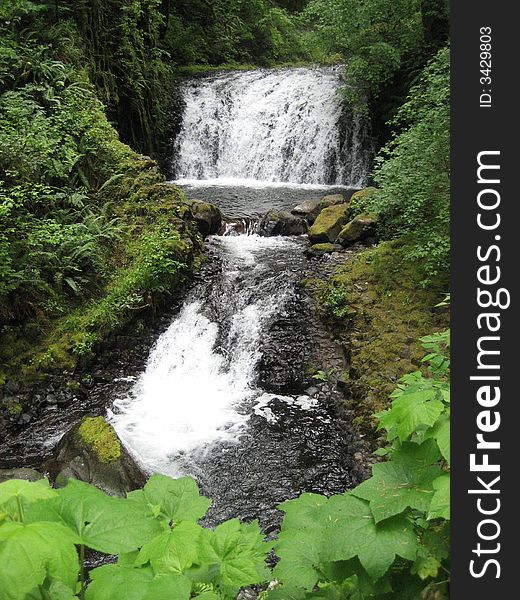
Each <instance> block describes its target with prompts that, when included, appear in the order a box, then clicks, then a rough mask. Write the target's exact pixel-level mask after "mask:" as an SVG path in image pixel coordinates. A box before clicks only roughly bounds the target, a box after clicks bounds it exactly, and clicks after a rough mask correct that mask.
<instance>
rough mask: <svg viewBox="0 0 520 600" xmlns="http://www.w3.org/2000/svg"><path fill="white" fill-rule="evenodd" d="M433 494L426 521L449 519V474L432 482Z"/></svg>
mask: <svg viewBox="0 0 520 600" xmlns="http://www.w3.org/2000/svg"><path fill="white" fill-rule="evenodd" d="M433 487H434V489H435V494H434V495H433V498H432V501H431V504H430V510H429V512H428V519H446V520H449V518H450V474H449V473H444V475H441V476H440V477H438V478H437V479H436V480H435V481H434V482H433Z"/></svg>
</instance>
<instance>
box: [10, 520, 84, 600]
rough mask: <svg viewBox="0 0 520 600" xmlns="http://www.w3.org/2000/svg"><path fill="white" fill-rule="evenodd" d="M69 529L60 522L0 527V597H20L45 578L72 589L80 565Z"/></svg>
mask: <svg viewBox="0 0 520 600" xmlns="http://www.w3.org/2000/svg"><path fill="white" fill-rule="evenodd" d="M75 542H77V539H76V536H74V535H73V534H72V533H71V532H70V531H69V530H68V529H66V528H65V527H63V526H62V525H60V524H59V523H47V522H43V523H30V524H22V523H14V522H12V523H6V524H5V525H2V527H0V590H1V592H2V596H1V597H2V600H23V598H25V596H26V595H27V594H29V593H30V592H32V591H33V590H34V588H37V587H38V586H40V585H42V584H43V582H44V581H45V579H46V578H47V577H49V578H52V579H55V580H56V581H59V582H61V583H62V584H63V585H65V586H66V587H68V588H70V589H71V590H73V589H74V588H75V585H76V582H77V578H78V572H79V564H78V555H77V552H76V548H75V546H74V543H75Z"/></svg>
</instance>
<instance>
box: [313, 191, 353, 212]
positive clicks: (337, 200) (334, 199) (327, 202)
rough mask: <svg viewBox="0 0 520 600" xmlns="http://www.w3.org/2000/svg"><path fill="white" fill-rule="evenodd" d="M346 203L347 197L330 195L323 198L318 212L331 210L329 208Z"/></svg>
mask: <svg viewBox="0 0 520 600" xmlns="http://www.w3.org/2000/svg"><path fill="white" fill-rule="evenodd" d="M344 202H346V198H345V196H343V194H329V195H328V196H323V198H322V199H321V200H320V201H319V203H318V210H319V212H321V211H322V210H323V209H324V208H329V206H336V205H337V204H343V203H344Z"/></svg>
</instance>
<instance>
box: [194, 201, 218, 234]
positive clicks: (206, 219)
mask: <svg viewBox="0 0 520 600" xmlns="http://www.w3.org/2000/svg"><path fill="white" fill-rule="evenodd" d="M189 203H190V207H191V212H192V214H193V218H194V219H195V221H196V223H197V227H198V228H199V231H200V233H201V235H202V236H203V237H207V236H208V235H213V234H215V233H218V231H219V229H220V227H221V225H222V213H221V212H220V210H219V209H218V208H217V207H216V206H215V205H213V204H210V203H209V202H202V201H201V200H195V199H190V200H189Z"/></svg>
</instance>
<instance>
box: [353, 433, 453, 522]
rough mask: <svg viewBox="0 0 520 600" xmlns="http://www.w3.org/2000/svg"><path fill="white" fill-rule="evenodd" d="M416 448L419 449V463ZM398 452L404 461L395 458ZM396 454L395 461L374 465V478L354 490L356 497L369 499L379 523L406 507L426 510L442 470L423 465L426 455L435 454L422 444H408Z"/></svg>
mask: <svg viewBox="0 0 520 600" xmlns="http://www.w3.org/2000/svg"><path fill="white" fill-rule="evenodd" d="M427 445H428V446H430V444H427ZM414 449H416V450H415V451H416V452H417V459H416V462H414V454H413V452H414ZM396 454H397V455H398V456H401V457H402V458H403V459H404V460H401V461H398V460H396ZM396 454H394V456H393V458H394V460H392V461H390V462H385V463H379V464H376V465H374V466H373V467H372V477H371V478H370V479H367V480H366V481H364V482H363V483H361V484H360V485H358V486H357V487H356V488H355V489H354V490H352V494H354V496H357V497H358V498H363V499H364V500H368V501H369V503H370V510H371V511H372V514H373V515H374V519H375V521H376V523H378V522H379V521H382V520H383V519H387V518H388V517H392V516H394V515H398V514H400V513H402V512H403V511H405V510H406V509H407V508H412V509H416V510H420V511H423V512H426V511H427V510H428V508H429V506H430V502H431V499H432V496H433V493H434V490H433V481H434V480H435V479H436V478H437V477H439V476H440V475H441V473H442V471H441V469H440V467H439V466H437V465H431V466H427V465H425V464H424V462H423V460H422V459H423V456H426V458H433V457H434V456H435V454H433V453H432V454H430V452H429V451H428V448H427V452H424V451H421V446H418V445H417V444H408V445H407V446H406V447H405V448H402V449H400V451H398V452H397V453H396Z"/></svg>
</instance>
